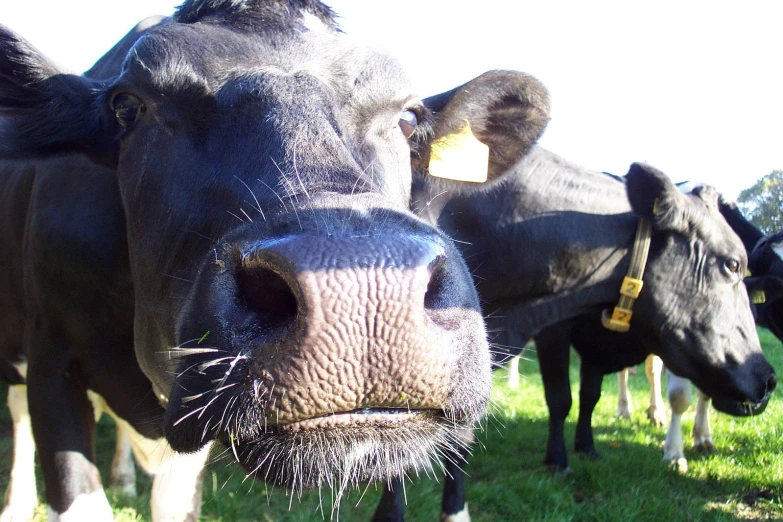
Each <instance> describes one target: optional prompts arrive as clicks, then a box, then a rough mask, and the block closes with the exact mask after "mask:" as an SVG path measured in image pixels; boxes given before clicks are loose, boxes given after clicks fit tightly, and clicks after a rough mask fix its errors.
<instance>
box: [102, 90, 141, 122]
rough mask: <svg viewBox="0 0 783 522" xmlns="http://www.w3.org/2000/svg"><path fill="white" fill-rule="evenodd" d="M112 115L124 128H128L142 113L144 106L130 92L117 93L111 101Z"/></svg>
mask: <svg viewBox="0 0 783 522" xmlns="http://www.w3.org/2000/svg"><path fill="white" fill-rule="evenodd" d="M111 106H112V109H113V110H114V117H115V118H117V122H118V123H119V124H120V125H122V126H123V127H124V128H126V129H127V128H128V127H130V126H131V125H133V124H134V123H136V121H138V119H139V118H140V117H141V115H142V114H144V111H145V110H146V107H145V106H144V102H142V101H141V100H140V99H139V98H138V97H137V96H134V95H132V94H118V95H117V96H115V97H114V98H113V99H112V101H111Z"/></svg>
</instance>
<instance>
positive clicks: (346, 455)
mask: <svg viewBox="0 0 783 522" xmlns="http://www.w3.org/2000/svg"><path fill="white" fill-rule="evenodd" d="M222 442H223V443H224V444H225V445H226V446H228V447H229V448H231V449H230V451H233V452H234V455H235V457H236V458H237V459H238V461H239V462H240V463H241V464H242V465H243V466H244V467H245V468H246V469H247V471H248V476H253V477H254V478H256V479H260V480H263V481H264V482H267V483H270V484H273V485H275V486H279V487H284V488H288V489H291V490H299V489H303V488H313V487H316V486H319V485H321V484H328V485H330V486H332V487H336V488H338V489H343V488H344V487H345V486H356V485H358V484H360V483H362V482H368V481H376V480H389V479H391V478H393V477H399V476H403V474H404V473H405V472H406V471H408V470H410V469H422V468H423V469H430V468H431V465H432V460H431V459H432V458H433V457H435V456H436V455H437V454H438V453H439V452H440V451H443V450H445V449H449V448H452V447H454V445H455V444H458V443H459V440H458V438H457V437H456V436H455V435H454V432H453V431H452V430H450V429H449V423H447V422H446V420H445V417H444V416H443V415H442V413H441V412H436V411H411V412H372V411H366V412H363V413H358V412H350V413H344V414H336V415H334V416H328V417H321V418H319V419H310V420H308V421H305V422H300V423H291V424H287V425H282V426H275V427H272V428H271V429H270V430H269V433H266V434H264V435H263V436H261V437H258V438H255V439H251V440H225V439H223V440H222Z"/></svg>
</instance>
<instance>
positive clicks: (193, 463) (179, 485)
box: [108, 410, 211, 522]
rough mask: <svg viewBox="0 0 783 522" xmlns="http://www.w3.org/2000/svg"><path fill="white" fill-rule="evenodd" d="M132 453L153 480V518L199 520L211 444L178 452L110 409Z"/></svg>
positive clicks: (169, 521) (164, 521)
mask: <svg viewBox="0 0 783 522" xmlns="http://www.w3.org/2000/svg"><path fill="white" fill-rule="evenodd" d="M108 413H109V414H110V415H112V416H113V417H114V421H115V422H116V423H117V428H118V430H119V431H121V432H123V433H124V436H126V437H127V438H128V440H129V441H130V444H131V447H132V449H133V455H134V456H135V457H136V462H138V463H139V466H141V467H142V468H143V469H144V470H145V471H146V472H147V473H150V474H153V475H155V477H154V478H153V480H152V495H151V497H152V498H151V499H150V504H151V509H152V520H153V522H196V521H197V520H198V518H199V514H200V513H201V484H202V478H203V471H204V466H205V464H206V461H207V457H208V456H209V450H210V447H211V445H210V444H207V445H206V446H204V448H202V449H201V450H200V451H198V452H196V453H176V452H175V451H174V450H172V449H171V446H169V444H168V443H167V442H166V440H165V439H157V440H153V439H147V438H144V437H142V436H141V435H140V434H139V433H138V432H137V431H136V430H134V429H133V427H131V425H130V424H128V423H127V422H126V421H124V420H123V419H120V418H119V417H117V416H116V415H114V413H113V412H112V411H111V410H109V411H108Z"/></svg>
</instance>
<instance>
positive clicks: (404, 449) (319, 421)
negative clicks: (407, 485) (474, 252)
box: [166, 234, 490, 486]
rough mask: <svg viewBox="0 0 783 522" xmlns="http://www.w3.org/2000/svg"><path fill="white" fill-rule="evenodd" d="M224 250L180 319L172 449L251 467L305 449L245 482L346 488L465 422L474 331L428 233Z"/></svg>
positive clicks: (476, 405) (479, 392) (480, 333)
mask: <svg viewBox="0 0 783 522" xmlns="http://www.w3.org/2000/svg"><path fill="white" fill-rule="evenodd" d="M225 254H226V255H224V256H222V257H221V258H217V259H216V260H215V261H214V263H211V266H210V267H208V268H206V269H205V270H204V271H202V277H200V280H199V283H198V284H197V290H196V291H195V292H194V294H193V295H192V296H191V298H190V301H191V302H190V304H189V308H188V309H187V319H186V320H185V321H183V323H182V333H181V335H182V336H183V337H182V338H184V339H199V340H200V341H202V344H201V345H200V346H192V350H193V354H192V356H190V355H188V356H184V357H183V360H182V362H181V365H180V370H179V371H178V377H177V381H176V384H175V386H174V389H173V391H172V395H171V401H170V404H169V408H168V410H167V422H166V428H167V436H168V437H169V439H170V442H171V443H172V446H173V447H174V448H175V449H178V450H180V451H192V450H194V449H196V448H198V447H199V446H200V445H202V444H203V443H205V442H206V441H207V440H209V439H211V438H217V439H219V440H222V441H223V442H224V443H226V444H227V445H231V446H232V448H233V450H234V454H235V455H236V457H237V459H238V460H239V461H240V462H242V463H243V464H245V466H246V467H247V468H248V469H250V470H254V468H257V467H258V464H257V463H258V462H259V461H260V460H261V459H263V458H267V457H269V454H270V452H272V453H274V452H276V451H278V450H281V448H288V449H291V448H308V449H307V450H306V453H307V455H306V456H303V457H302V459H303V461H304V462H308V461H309V462H311V463H313V462H317V464H313V466H314V467H309V465H307V464H305V466H306V467H307V469H302V470H296V471H291V470H289V469H288V468H287V467H286V465H285V464H280V465H279V467H275V466H272V467H271V468H269V467H267V466H263V469H259V470H254V471H253V473H254V474H255V475H261V476H262V478H265V479H266V480H270V481H271V482H274V483H278V484H283V485H290V477H299V479H298V480H299V481H300V483H299V484H298V485H300V486H301V485H305V486H307V485H315V484H317V483H320V482H321V481H323V480H330V475H329V473H330V471H328V470H331V472H339V473H342V474H343V475H344V474H345V473H348V472H347V471H346V469H348V468H350V469H351V470H352V471H350V475H351V480H364V479H367V478H388V476H391V475H389V473H399V472H402V471H404V469H406V468H409V467H411V466H418V465H421V464H422V463H423V462H425V461H427V456H428V455H430V456H431V455H432V454H434V453H435V452H436V449H437V448H438V447H440V446H442V445H444V444H447V443H448V441H449V440H451V435H450V434H451V432H452V431H453V427H454V426H463V425H468V424H470V423H472V422H474V421H476V420H477V419H478V418H479V417H480V416H481V414H482V412H483V409H484V407H485V405H486V402H487V400H488V397H489V391H490V369H489V368H490V363H489V351H488V346H487V343H486V338H485V333H484V328H483V322H482V319H481V314H480V311H479V308H478V304H477V300H476V296H475V290H474V288H473V285H472V282H471V280H470V278H469V275H468V273H467V270H466V269H465V267H464V264H463V263H462V262H461V260H460V259H459V258H458V255H457V254H456V253H455V251H454V250H451V251H449V248H448V246H447V245H446V244H445V242H443V241H441V240H440V238H439V237H437V236H436V237H434V238H433V237H419V236H415V235H404V236H396V235H391V234H390V235H386V236H378V237H373V238H367V237H335V236H317V235H311V234H300V235H296V236H288V237H282V238H278V239H269V240H265V241H261V242H258V243H254V244H250V245H233V246H231V247H229V248H227V249H226V250H225ZM452 256H454V257H453V258H452ZM206 332H210V334H209V336H208V337H206V338H204V335H205V333H206ZM203 341H207V342H206V343H204V342H203ZM191 344H193V343H191ZM187 350H188V348H187V347H183V348H182V351H183V353H185V354H187V353H188V351H187ZM210 350H214V351H210ZM411 437H413V439H412V440H418V441H419V442H420V446H419V447H418V448H414V446H416V444H410V442H409V441H410V440H411ZM325 441H327V442H328V441H331V442H330V443H329V444H325ZM338 447H342V448H343V450H341V454H340V455H341V456H335V455H333V454H332V452H333V451H335V450H334V448H338ZM314 448H320V449H318V450H315V449H314ZM273 450H274V451H273ZM302 451H305V450H302ZM384 455H385V456H384ZM389 455H392V456H391V457H389ZM269 458H270V459H271V460H270V461H268V462H271V461H275V460H276V459H274V458H271V457H269ZM388 458H390V459H391V461H393V462H384V464H383V466H380V465H379V461H378V459H381V460H383V459H388ZM341 459H342V460H341ZM345 459H348V460H350V461H351V462H352V463H353V464H350V463H349V462H348V461H347V460H345ZM287 460H291V459H287ZM277 461H279V459H277ZM330 461H334V462H337V463H340V462H341V463H342V464H337V465H335V464H330V463H329V462H330ZM357 463H359V464H357ZM386 465H388V466H389V467H388V470H387V471H384V470H383V467H384V466H386ZM338 468H339V469H338ZM270 470H273V471H270ZM307 470H309V472H308V471H307ZM324 470H327V471H324ZM390 470H394V471H390ZM261 472H263V473H261ZM308 473H309V474H310V475H309V478H308ZM379 474H380V475H379ZM303 477H305V478H307V483H306V484H304V483H302V482H301V481H302V480H304V478H303Z"/></svg>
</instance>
